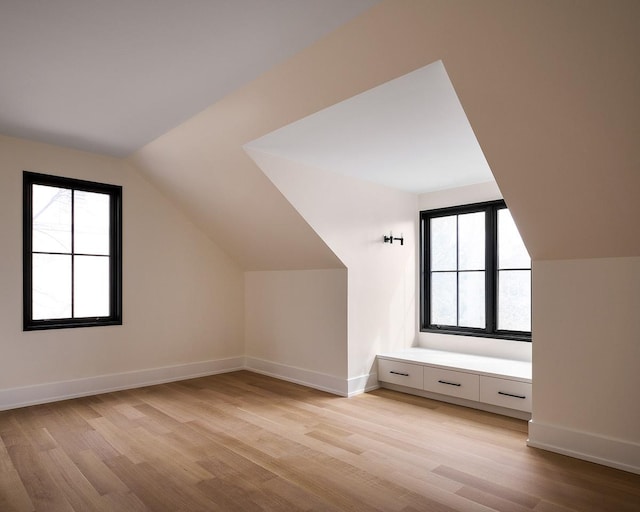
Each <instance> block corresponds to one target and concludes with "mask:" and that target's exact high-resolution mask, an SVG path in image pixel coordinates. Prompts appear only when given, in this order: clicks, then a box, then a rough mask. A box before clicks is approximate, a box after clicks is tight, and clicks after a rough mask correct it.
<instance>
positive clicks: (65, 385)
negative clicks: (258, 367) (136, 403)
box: [0, 357, 244, 411]
mask: <svg viewBox="0 0 640 512" xmlns="http://www.w3.org/2000/svg"><path fill="white" fill-rule="evenodd" d="M243 368H244V357H232V358H228V359H217V360H211V361H200V362H197V363H186V364H180V365H174V366H164V367H161V368H151V369H147V370H137V371H132V372H124V373H112V374H107V375H98V376H95V377H86V378H82V379H74V380H66V381H59V382H48V383H46V384H36V385H33V386H25V387H20V388H9V389H0V411H3V410H7V409H15V408H18V407H25V406H28V405H36V404H44V403H49V402H57V401H59V400H68V399H70V398H78V397H81V396H89V395H97V394H100V393H109V392H111V391H120V390H123V389H131V388H140V387H144V386H151V385H154V384H163V383H165V382H173V381H177V380H185V379H194V378H197V377H205V376H207V375H214V374H216V373H225V372H231V371H235V370H242V369H243Z"/></svg>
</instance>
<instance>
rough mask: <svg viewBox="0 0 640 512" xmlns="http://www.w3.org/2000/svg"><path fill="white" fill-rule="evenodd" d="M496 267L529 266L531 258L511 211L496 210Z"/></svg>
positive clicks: (504, 209)
mask: <svg viewBox="0 0 640 512" xmlns="http://www.w3.org/2000/svg"><path fill="white" fill-rule="evenodd" d="M498 268H499V269H505V268H531V258H530V257H529V253H528V252H527V248H526V247H525V245H524V242H523V241H522V238H521V237H520V233H518V228H517V227H516V224H515V222H513V217H511V212H510V211H509V210H508V209H506V208H503V209H501V210H498Z"/></svg>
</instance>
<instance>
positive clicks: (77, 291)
mask: <svg viewBox="0 0 640 512" xmlns="http://www.w3.org/2000/svg"><path fill="white" fill-rule="evenodd" d="M73 284H74V290H73V291H74V317H75V318H83V317H97V316H109V258H108V257H106V256H76V257H75V263H74V281H73Z"/></svg>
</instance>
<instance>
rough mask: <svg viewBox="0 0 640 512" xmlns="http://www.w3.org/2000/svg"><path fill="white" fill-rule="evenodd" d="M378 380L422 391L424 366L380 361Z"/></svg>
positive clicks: (385, 360)
mask: <svg viewBox="0 0 640 512" xmlns="http://www.w3.org/2000/svg"><path fill="white" fill-rule="evenodd" d="M378 380H381V381H382V382H390V383H391V384H399V385H401V386H407V387H410V388H418V389H422V366H421V365H418V364H410V363H401V362H398V361H391V360H389V359H378Z"/></svg>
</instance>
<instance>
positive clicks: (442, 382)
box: [438, 380, 462, 387]
mask: <svg viewBox="0 0 640 512" xmlns="http://www.w3.org/2000/svg"><path fill="white" fill-rule="evenodd" d="M438 382H439V383H440V384H446V385H447V386H456V387H460V386H462V384H459V383H457V382H447V381H446V380H439V381H438Z"/></svg>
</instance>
